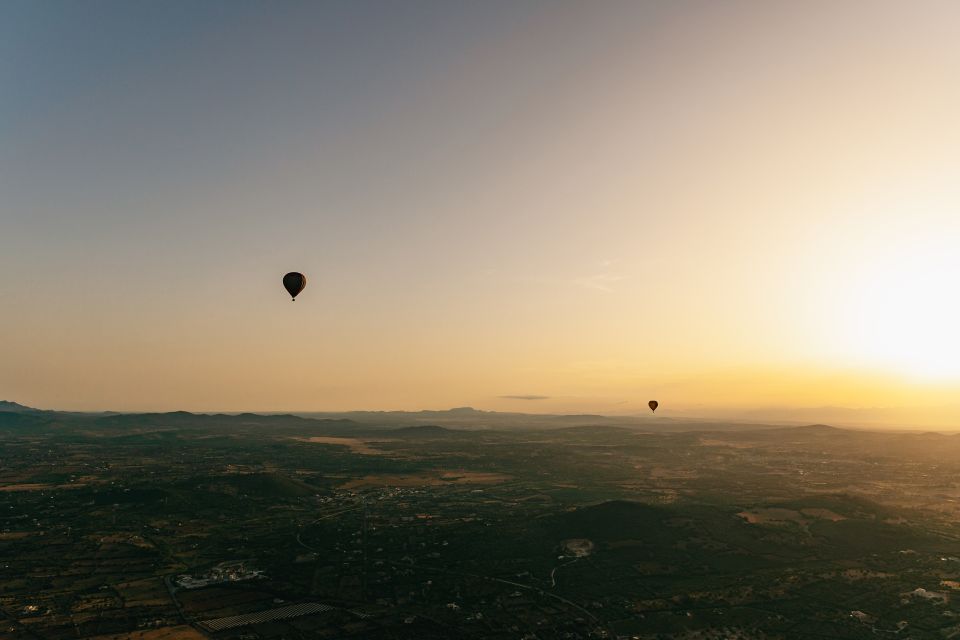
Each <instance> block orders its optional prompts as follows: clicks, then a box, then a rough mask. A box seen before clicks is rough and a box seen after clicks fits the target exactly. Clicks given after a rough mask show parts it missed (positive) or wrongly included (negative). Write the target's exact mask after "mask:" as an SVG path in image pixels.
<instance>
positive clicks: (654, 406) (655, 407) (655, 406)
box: [647, 400, 660, 411]
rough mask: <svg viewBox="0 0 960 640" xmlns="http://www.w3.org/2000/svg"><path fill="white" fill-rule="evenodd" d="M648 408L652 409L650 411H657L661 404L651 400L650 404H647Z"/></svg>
mask: <svg viewBox="0 0 960 640" xmlns="http://www.w3.org/2000/svg"><path fill="white" fill-rule="evenodd" d="M647 406H648V407H650V411H656V410H657V407H659V406H660V403H659V402H657V401H656V400H651V401H650V402H648V403H647Z"/></svg>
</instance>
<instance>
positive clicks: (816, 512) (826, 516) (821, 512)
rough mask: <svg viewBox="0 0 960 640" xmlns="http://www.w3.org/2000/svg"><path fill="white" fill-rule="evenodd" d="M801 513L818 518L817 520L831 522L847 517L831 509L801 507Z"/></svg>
mask: <svg viewBox="0 0 960 640" xmlns="http://www.w3.org/2000/svg"><path fill="white" fill-rule="evenodd" d="M800 513H802V514H803V515H805V516H810V517H811V518H816V519H817V520H829V521H830V522H840V521H841V520H846V519H847V518H846V517H845V516H842V515H840V514H839V513H836V512H834V511H830V509H819V508H817V509H800Z"/></svg>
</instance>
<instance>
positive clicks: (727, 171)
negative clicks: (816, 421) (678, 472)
mask: <svg viewBox="0 0 960 640" xmlns="http://www.w3.org/2000/svg"><path fill="white" fill-rule="evenodd" d="M958 78H960V4H958V3H956V2H953V1H952V0H951V1H946V0H945V1H943V2H938V1H933V0H928V1H923V2H909V3H908V2H900V1H897V2H883V1H871V2H834V1H832V0H831V1H813V2H792V1H791V2H776V1H759V0H757V1H754V2H733V1H727V2H683V1H669V2H668V1H657V2H653V1H651V2H640V1H636V2H634V1H630V2H627V1H619V0H607V1H603V2H560V1H555V0H549V1H542V2H535V1H528V2H514V1H512V0H511V1H504V2H493V1H485V2H470V3H468V2H447V1H446V0H436V1H433V2H421V1H403V2H394V1H384V2H367V1H353V0H351V1H347V0H344V1H342V2H243V1H239V0H229V1H223V2H216V1H209V0H208V1H204V2H194V1H191V2H180V1H176V0H174V1H164V2H145V1H136V0H121V1H117V2H108V1H103V0H99V1H91V2H72V1H71V2H66V1H64V2H58V1H53V0H51V1H44V2H36V1H34V0H5V1H4V2H3V3H0V301H2V306H0V311H2V312H0V397H6V398H8V399H11V400H17V401H19V402H23V403H26V404H31V405H35V406H41V407H50V408H64V409H114V410H141V409H144V410H145V409H159V410H169V409H191V410H328V409H329V410H339V409H352V408H363V409H420V408H443V407H449V406H457V405H473V406H476V407H481V408H486V409H500V410H521V411H538V412H539V411H594V412H610V413H614V412H616V413H629V412H639V411H641V410H642V409H643V407H644V405H645V403H646V400H647V399H649V398H651V397H656V398H658V399H659V400H660V403H661V406H662V407H663V409H664V410H665V413H669V412H670V411H675V412H676V413H677V414H681V413H684V412H686V413H687V414H691V413H698V412H699V413H702V414H709V413H710V412H711V411H717V412H722V411H739V410H744V411H746V410H749V409H756V408H764V407H816V406H822V405H842V406H848V407H878V406H879V407H909V408H917V409H918V410H919V409H923V410H924V411H926V412H928V414H929V416H935V418H936V420H939V421H944V420H945V421H947V422H949V421H951V420H953V421H954V422H956V423H957V424H960V409H958V408H951V407H950V405H951V403H956V402H957V400H956V398H957V397H958V396H957V392H958V391H960V295H958V294H960V289H958V287H960V249H958V248H960V126H958V117H960V116H958V114H960V82H958V81H957V79H958ZM289 270H299V271H303V272H304V273H306V274H307V275H308V277H309V285H308V287H307V289H306V291H305V292H304V293H303V294H302V296H301V298H300V299H298V301H297V302H296V303H291V302H290V300H289V298H288V297H287V296H286V295H285V293H284V292H283V290H282V287H281V285H280V279H281V277H282V275H283V274H284V273H285V272H286V271H289ZM507 396H545V397H544V398H539V399H530V398H527V399H523V398H519V397H512V398H511V397H507ZM917 415H919V414H917ZM925 415H927V414H925ZM931 420H933V418H931Z"/></svg>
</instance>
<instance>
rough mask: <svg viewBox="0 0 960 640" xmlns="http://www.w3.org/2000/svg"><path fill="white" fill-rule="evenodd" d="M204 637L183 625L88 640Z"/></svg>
mask: <svg viewBox="0 0 960 640" xmlns="http://www.w3.org/2000/svg"><path fill="white" fill-rule="evenodd" d="M204 639H205V636H204V635H203V634H202V633H200V632H199V631H197V630H196V629H194V628H193V627H190V626H187V625H185V624H182V625H177V626H175V627H161V628H159V629H145V630H143V631H131V632H129V633H111V634H107V635H102V636H91V638H90V640H204Z"/></svg>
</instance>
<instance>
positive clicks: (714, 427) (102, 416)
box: [0, 400, 960, 433]
mask: <svg viewBox="0 0 960 640" xmlns="http://www.w3.org/2000/svg"><path fill="white" fill-rule="evenodd" d="M941 413H942V418H941V419H939V420H937V421H935V422H930V421H923V422H921V421H912V420H911V417H912V415H913V414H912V413H911V411H910V410H908V409H883V408H876V409H870V408H865V409H849V408H843V407H819V408H808V409H789V408H784V409H777V408H771V409H757V410H751V411H740V412H736V411H724V412H719V415H717V416H716V417H714V418H697V417H688V416H684V415H682V414H681V415H679V416H677V415H675V416H671V417H668V416H661V415H639V416H631V415H617V416H605V415H595V414H573V415H564V414H533V413H515V412H500V411H484V410H480V409H474V408H473V407H456V408H453V409H447V410H424V411H343V412H297V413H240V414H236V413H191V412H188V411H172V412H167V413H118V412H113V411H106V412H100V413H84V412H75V411H55V410H46V409H37V408H34V407H29V406H26V405H22V404H20V403H18V402H12V401H8V400H0V425H3V424H7V425H9V424H12V422H13V419H12V418H11V417H10V416H12V415H20V416H32V417H33V418H35V420H33V421H32V422H33V423H36V421H37V420H40V421H45V422H47V423H54V422H57V423H63V424H65V423H67V422H69V423H74V422H77V421H80V422H84V423H85V424H87V425H96V426H97V427H101V428H112V429H117V428H123V427H131V428H145V427H154V428H155V427H161V426H162V427H177V428H187V427H206V426H224V427H226V426H232V427H237V428H244V429H246V428H261V427H269V428H273V429H277V428H285V429H286V428H298V429H302V428H307V429H308V430H309V429H310V428H313V427H319V426H321V425H322V426H323V427H324V429H325V432H326V433H332V432H334V431H338V432H341V433H354V432H358V431H369V430H382V429H396V428H401V427H425V426H438V427H446V428H449V429H471V430H478V429H479V430H483V429H497V430H499V429H511V428H519V429H559V428H565V427H586V428H596V427H620V428H626V429H635V430H640V431H649V432H663V431H743V430H757V429H766V428H782V427H785V426H788V427H792V426H805V425H810V424H813V423H819V424H824V423H830V424H833V425H835V426H836V425H839V426H843V427H855V428H867V429H875V428H878V427H894V428H902V429H917V428H919V427H922V428H925V429H930V428H935V429H940V430H944V431H957V430H960V421H954V420H952V419H951V416H955V415H960V408H951V407H944V408H942V411H941ZM3 416H6V417H3ZM20 422H22V423H24V424H25V422H24V420H20Z"/></svg>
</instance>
